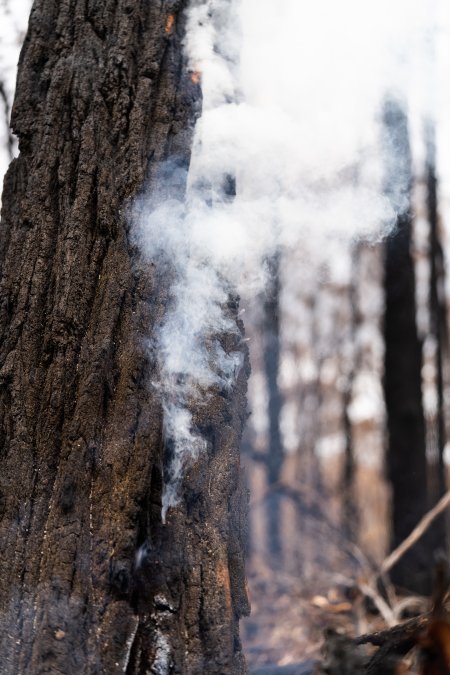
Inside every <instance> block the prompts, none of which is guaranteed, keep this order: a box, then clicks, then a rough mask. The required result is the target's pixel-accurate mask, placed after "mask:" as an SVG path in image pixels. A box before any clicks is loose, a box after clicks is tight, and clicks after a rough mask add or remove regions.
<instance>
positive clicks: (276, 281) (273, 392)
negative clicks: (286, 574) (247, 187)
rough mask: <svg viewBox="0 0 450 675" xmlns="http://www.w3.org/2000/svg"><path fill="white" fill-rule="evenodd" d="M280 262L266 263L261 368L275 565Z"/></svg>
mask: <svg viewBox="0 0 450 675" xmlns="http://www.w3.org/2000/svg"><path fill="white" fill-rule="evenodd" d="M279 266H280V262H279V255H278V254H276V255H275V256H274V257H273V258H271V259H270V261H269V263H268V267H269V273H270V285H269V289H268V291H267V299H266V302H265V320H266V325H265V348H264V368H265V371H266V380H267V391H268V397H269V400H268V418H269V448H268V455H267V483H268V486H269V491H270V496H269V497H268V498H267V528H268V537H267V539H268V544H269V551H270V555H271V557H272V560H273V562H274V564H275V565H277V564H278V563H279V562H280V560H281V557H282V552H283V551H282V532H281V495H280V493H279V491H278V490H277V485H278V483H279V481H280V477H281V469H282V467H283V461H284V451H283V442H282V438H281V429H280V417H281V408H282V397H281V392H280V387H279V384H278V373H279V367H280V317H279V313H280V306H279V303H280V270H279Z"/></svg>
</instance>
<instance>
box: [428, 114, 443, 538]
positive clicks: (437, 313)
mask: <svg viewBox="0 0 450 675" xmlns="http://www.w3.org/2000/svg"><path fill="white" fill-rule="evenodd" d="M425 141H426V149H427V157H426V181H427V212H428V214H427V215H428V223H429V228H430V240H429V242H430V243H429V257H430V298H429V308H430V333H431V335H432V337H433V339H434V341H435V346H436V353H435V368H436V394H437V396H436V400H437V405H436V418H435V429H434V434H433V440H434V443H433V445H434V448H433V450H434V452H433V453H432V457H431V458H430V460H431V467H430V473H431V475H430V481H429V493H430V494H429V501H430V502H431V503H430V506H432V505H433V504H435V503H436V502H437V501H438V500H439V499H440V497H441V496H442V495H443V494H444V492H445V490H446V479H445V465H444V448H445V444H446V440H447V439H446V424H445V405H444V388H445V382H444V380H445V378H444V374H445V372H448V330H447V309H446V298H445V262H444V253H443V250H442V245H441V241H440V234H439V216H438V198H437V177H436V139H435V129H434V124H433V123H432V122H431V121H428V122H427V123H426V127H425ZM433 534H434V538H435V542H434V546H435V547H436V548H438V547H443V548H444V549H445V547H446V523H445V514H443V515H442V516H441V517H440V518H439V519H438V520H437V521H436V523H435V525H434V528H433Z"/></svg>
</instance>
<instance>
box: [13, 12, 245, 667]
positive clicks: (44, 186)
mask: <svg viewBox="0 0 450 675" xmlns="http://www.w3.org/2000/svg"><path fill="white" fill-rule="evenodd" d="M186 4H187V2H186V1H185V0H167V1H166V2H159V1H157V0H104V1H103V2H99V1H98V0H58V1H57V0H36V1H35V3H34V6H33V10H32V13H31V18H30V25H29V30H28V34H27V37H26V40H25V44H24V47H23V50H22V54H21V58H20V63H19V75H18V84H17V93H16V100H15V104H14V108H13V116H12V123H13V128H14V130H15V133H16V134H17V135H18V137H19V144H20V156H19V158H18V159H16V160H14V161H13V162H12V164H11V166H10V169H9V171H8V173H7V176H6V178H5V184H4V193H3V211H2V224H1V231H0V245H1V248H0V251H1V252H0V264H1V290H0V299H1V305H0V331H1V338H0V378H1V380H0V382H1V389H0V453H1V454H0V458H1V468H0V516H1V520H0V539H1V546H0V641H1V650H0V651H1V656H2V663H1V672H2V673H5V674H11V675H13V674H14V675H15V674H17V673H27V674H28V673H32V674H34V673H64V675H68V674H71V673H77V674H78V673H98V674H100V673H105V675H106V674H107V675H111V674H113V673H124V672H126V673H130V674H136V675H137V674H143V673H154V674H165V673H189V674H190V673H211V674H213V673H241V672H245V664H244V660H243V657H242V652H241V646H240V641H239V633H238V619H239V617H240V616H241V615H242V614H243V613H246V612H247V611H248V601H247V597H246V593H245V588H244V569H243V555H242V550H243V544H242V536H243V530H244V524H245V519H244V516H243V514H244V512H245V506H246V504H245V502H246V498H245V497H246V495H245V491H244V490H243V488H242V487H241V486H242V482H241V477H240V467H239V449H238V448H239V439H240V434H241V429H242V425H243V421H244V417H245V389H246V379H247V374H248V367H246V368H244V369H242V371H241V373H240V375H239V379H238V382H237V385H236V387H235V388H234V389H233V391H231V392H223V391H221V392H219V391H213V392H211V400H210V402H209V404H208V406H207V407H206V406H203V407H199V408H198V409H197V410H193V411H192V413H193V416H194V419H195V422H196V425H197V426H198V428H199V429H201V430H202V431H203V432H204V433H205V434H207V436H208V440H209V444H208V451H207V452H205V453H204V455H203V456H201V457H199V459H198V460H197V462H196V463H195V465H193V466H192V467H190V469H189V472H188V476H187V477H186V478H185V483H184V487H183V499H182V504H181V505H180V507H179V508H177V509H174V510H172V511H171V512H169V516H168V522H167V525H162V523H161V515H160V513H161V491H162V475H163V454H164V451H163V442H162V415H161V406H160V402H159V400H158V397H157V396H156V395H155V393H154V390H153V389H152V387H151V382H152V380H155V379H156V380H157V377H158V373H157V365H156V363H155V362H154V361H153V357H152V355H151V353H150V352H149V350H148V349H147V348H146V341H147V340H148V338H149V337H151V336H152V329H153V328H154V327H155V325H156V324H157V323H158V322H159V321H160V320H161V318H162V317H163V315H164V310H165V305H166V303H167V299H168V291H169V289H168V280H167V279H165V278H161V277H160V276H158V274H157V272H156V271H155V267H153V266H152V265H150V264H147V263H145V261H143V260H142V259H140V257H139V251H138V250H137V249H136V247H135V245H134V244H133V237H132V236H131V233H130V226H129V222H128V220H127V208H128V205H129V204H130V201H131V200H132V198H133V197H134V196H135V195H136V194H138V193H139V192H140V191H141V190H142V189H143V188H144V187H145V189H146V191H150V192H152V191H155V190H159V189H161V187H162V181H163V180H165V179H164V171H162V172H161V171H160V169H161V166H162V163H163V162H164V161H165V160H166V159H167V158H176V162H177V163H178V164H181V165H183V166H185V167H187V166H188V164H189V154H190V147H191V140H192V131H193V127H194V123H195V119H196V117H197V116H198V114H199V109H200V90H199V87H198V85H197V84H196V83H195V82H193V81H192V80H191V78H190V75H189V73H188V71H187V68H186V64H185V63H184V61H183V50H182V37H183V23H184V11H185V9H186ZM170 17H172V18H170ZM194 79H195V78H194ZM161 176H162V177H161ZM174 189H177V190H179V191H180V192H181V193H182V191H183V189H184V188H183V186H180V185H179V186H177V187H176V188H174ZM178 196H179V195H178ZM228 311H229V313H230V316H233V317H237V306H236V303H233V302H230V306H229V308H228ZM236 321H237V318H236ZM239 329H240V330H242V325H241V324H239ZM221 339H222V340H223V342H224V343H225V344H226V345H229V347H230V349H238V348H239V347H238V346H236V344H235V343H237V342H239V340H238V338H237V337H236V336H230V335H226V336H222V337H221Z"/></svg>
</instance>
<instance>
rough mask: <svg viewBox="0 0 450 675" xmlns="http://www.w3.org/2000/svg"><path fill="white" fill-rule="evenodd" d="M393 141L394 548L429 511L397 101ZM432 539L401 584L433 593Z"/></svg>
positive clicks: (389, 331)
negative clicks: (394, 223)
mask: <svg viewBox="0 0 450 675" xmlns="http://www.w3.org/2000/svg"><path fill="white" fill-rule="evenodd" d="M384 124H385V132H386V136H387V147H386V177H385V181H386V188H385V191H386V194H387V195H388V196H389V197H390V198H391V200H392V202H393V204H394V207H396V208H397V209H399V211H400V215H399V217H398V220H397V224H396V228H395V230H394V232H393V233H392V235H391V236H390V237H388V239H387V242H386V254H385V255H386V257H385V279H384V284H385V302H386V306H385V320H384V337H385V346H386V352H385V374H384V394H385V401H386V412H387V426H388V452H387V467H388V474H389V479H390V481H391V484H392V517H393V533H392V545H393V546H397V545H398V544H399V543H400V542H401V541H403V539H404V538H405V537H406V536H407V535H408V534H409V533H410V532H411V530H412V529H413V527H414V526H415V525H416V524H417V522H418V521H419V519H420V518H421V516H423V514H424V513H425V512H426V510H427V465H426V453H425V422H424V414H423V407H422V389H421V368H422V346H421V343H420V340H419V337H418V333H417V326H416V302H415V274H414V262H413V258H412V255H411V250H410V249H411V240H412V214H411V208H410V189H411V156H410V148H409V138H408V124H407V118H406V115H405V113H404V111H403V109H402V107H401V105H400V104H399V103H398V102H396V101H394V100H390V101H388V102H387V103H386V106H385V111H384ZM431 563H432V559H431V551H430V550H429V546H428V541H427V537H424V538H423V539H421V540H420V541H419V542H418V543H417V544H416V545H415V546H414V547H413V548H412V549H411V550H410V551H408V553H406V554H405V555H404V556H403V557H402V558H401V560H400V562H399V563H398V564H397V565H396V567H395V568H394V571H393V575H392V576H393V579H394V581H395V582H396V583H398V584H400V585H402V586H405V587H408V588H410V589H411V590H414V591H417V592H427V591H428V590H429V586H430V583H431V573H432V564H431Z"/></svg>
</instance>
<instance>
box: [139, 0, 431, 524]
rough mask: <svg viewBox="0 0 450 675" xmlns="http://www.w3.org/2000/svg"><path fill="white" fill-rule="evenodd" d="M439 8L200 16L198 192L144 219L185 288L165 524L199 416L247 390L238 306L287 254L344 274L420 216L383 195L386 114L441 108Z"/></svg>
mask: <svg viewBox="0 0 450 675" xmlns="http://www.w3.org/2000/svg"><path fill="white" fill-rule="evenodd" d="M433 7H434V6H433V5H432V4H431V5H430V3H429V2H425V1H420V2H419V1H418V0H417V1H413V2H411V0H408V1H406V0H397V1H396V2H392V0H391V1H390V2H388V1H387V0H380V2H377V3H373V2H361V1H360V0H342V1H341V2H339V3H336V2H334V0H318V1H317V2H314V3H310V2H306V1H303V0H277V2H273V1H271V0H204V1H203V0H201V1H198V2H193V3H192V4H191V7H190V10H189V15H188V21H187V34H186V38H185V50H186V56H187V60H188V64H189V68H190V70H191V71H192V73H195V77H200V78H201V86H202V92H203V112H202V116H201V118H200V120H199V121H198V124H197V128H196V133H195V142H194V148H193V156H192V162H191V166H190V169H189V173H188V176H187V183H188V190H187V196H186V199H185V200H184V201H183V202H181V201H176V200H164V201H161V203H157V204H156V206H155V199H153V204H154V207H153V208H152V209H151V210H147V212H146V213H145V214H144V215H142V213H141V215H140V218H139V223H138V231H139V235H140V241H141V244H142V247H143V250H144V251H145V254H146V256H147V257H148V259H149V260H151V261H153V263H154V264H155V265H157V266H158V267H159V269H160V270H161V271H164V272H166V273H167V275H168V277H170V278H171V279H172V284H171V290H170V303H169V307H168V310H167V312H166V315H165V318H164V321H163V323H162V324H161V326H159V329H158V331H157V336H156V341H155V344H154V349H155V353H156V357H157V361H158V364H159V381H158V383H154V384H155V386H157V387H158V389H159V392H160V395H161V402H162V408H163V414H164V434H165V438H166V445H167V447H168V458H169V459H168V462H169V463H168V467H167V475H166V485H165V491H164V495H163V517H165V515H166V512H167V510H168V508H169V507H171V506H174V505H176V503H177V501H178V500H179V496H180V486H181V480H182V475H183V469H184V467H185V466H186V464H187V463H188V462H189V461H191V460H192V458H195V457H197V456H198V455H199V453H201V452H202V451H203V449H204V448H205V443H206V440H205V439H204V438H202V436H201V434H200V433H199V432H198V431H197V430H196V429H195V425H194V424H193V420H192V415H191V412H190V411H191V409H192V406H193V405H199V404H201V405H208V390H209V389H210V388H211V387H214V386H221V387H228V388H232V387H233V385H234V382H235V378H236V374H237V373H238V372H239V369H240V367H241V365H242V355H241V353H240V352H238V351H236V352H232V353H227V352H225V351H224V349H223V347H222V346H221V343H220V341H219V339H218V336H220V335H222V334H224V333H230V332H237V328H236V325H235V323H234V322H233V321H232V320H231V319H230V317H229V314H227V312H225V311H224V307H225V306H226V304H227V299H228V297H229V294H230V293H233V292H237V293H239V294H240V295H241V297H243V298H244V302H245V299H246V298H250V297H252V296H255V295H256V294H257V293H259V292H261V290H262V289H263V288H264V284H265V281H266V278H267V274H268V271H267V270H268V268H269V266H268V265H267V261H268V260H269V259H270V258H271V257H272V256H274V255H275V254H276V255H279V256H280V259H281V261H282V259H283V252H284V251H286V250H289V251H290V252H292V251H296V252H298V257H299V264H300V265H308V266H314V267H316V268H317V269H319V267H320V266H323V265H324V264H327V265H329V266H333V265H334V264H339V259H340V257H341V256H344V257H345V251H346V249H347V248H348V246H349V243H350V242H351V241H352V240H354V239H355V238H356V239H358V238H363V237H364V238H369V239H371V240H378V239H379V238H380V237H383V236H385V234H386V233H387V232H389V230H390V229H391V228H392V227H393V226H394V224H395V221H396V217H397V215H398V212H399V211H401V210H402V208H404V204H403V203H402V200H401V199H398V198H396V199H394V200H390V199H389V198H388V197H387V196H385V195H384V194H383V190H382V160H383V158H382V151H381V145H380V117H381V110H382V107H383V100H384V99H385V97H386V95H387V94H389V96H390V97H392V96H394V97H397V98H398V99H399V100H400V101H402V102H404V104H405V105H408V106H409V108H410V111H412V112H411V115H412V114H413V113H414V114H415V115H416V118H417V116H420V115H421V114H422V112H423V111H424V110H425V109H426V107H427V106H429V105H430V95H429V94H430V89H429V86H428V85H429V82H428V80H429V73H430V68H431V65H432V62H433V60H432V58H431V56H430V54H431V53H432V50H431V47H430V44H431V42H433V39H434V37H433V36H434V34H435V24H436V22H437V18H436V17H437V16H438V14H437V9H436V8H437V5H436V8H435V9H436V11H434V9H433ZM424 55H425V58H424ZM425 82H428V85H427V87H425V86H424V87H421V86H419V87H417V85H418V83H419V84H420V83H422V84H423V83H425ZM414 87H416V88H419V89H420V91H421V92H422V93H423V92H425V93H426V95H423V96H420V95H417V92H415V93H414V91H415V90H414ZM412 91H413V93H414V95H411V92H412ZM402 104H403V103H402ZM173 170H177V171H179V170H180V169H179V168H175V167H174V168H173ZM168 171H169V172H170V171H171V167H170V166H169V167H168ZM397 180H398V186H397V189H396V190H395V194H396V195H397V196H398V195H401V194H403V193H405V191H406V190H405V181H406V180H407V177H406V176H404V175H403V174H402V171H401V166H400V164H399V171H398V174H397ZM281 264H282V263H281Z"/></svg>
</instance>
